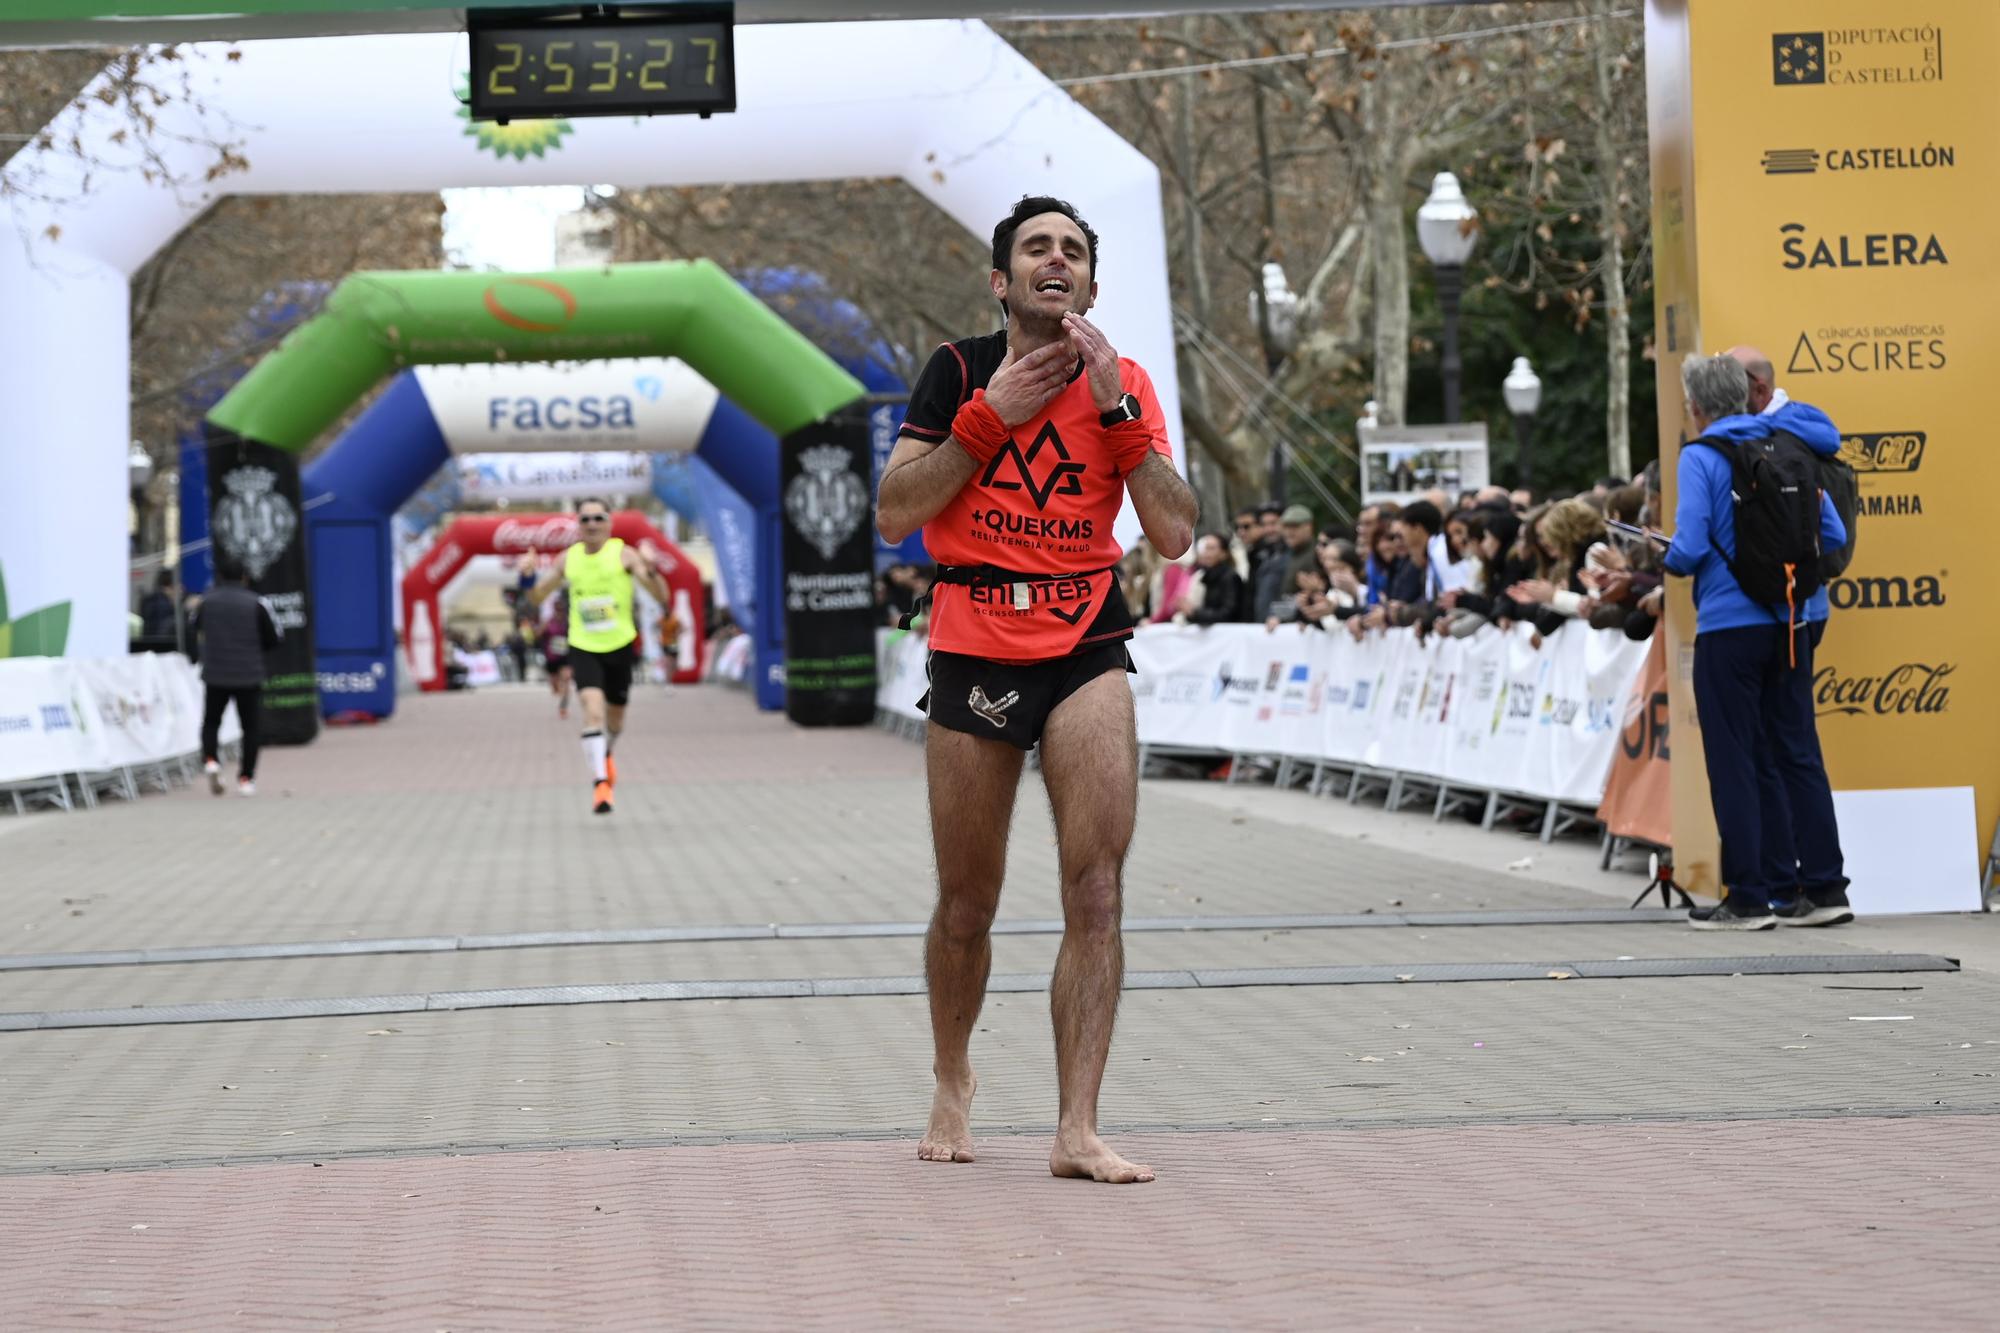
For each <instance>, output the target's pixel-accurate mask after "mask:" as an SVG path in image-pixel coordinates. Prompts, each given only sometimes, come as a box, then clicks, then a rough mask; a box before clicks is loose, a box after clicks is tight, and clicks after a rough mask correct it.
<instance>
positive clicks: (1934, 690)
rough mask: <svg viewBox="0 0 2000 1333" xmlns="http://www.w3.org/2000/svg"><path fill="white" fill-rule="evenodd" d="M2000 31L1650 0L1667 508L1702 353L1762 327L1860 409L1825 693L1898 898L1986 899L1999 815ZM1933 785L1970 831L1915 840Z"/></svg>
mask: <svg viewBox="0 0 2000 1333" xmlns="http://www.w3.org/2000/svg"><path fill="white" fill-rule="evenodd" d="M1996 44H2000V6H1995V5H1994V4H1993V3H1992V0H1914V3H1912V4H1910V5H1907V6H1904V7H1903V8H1901V9H1900V10H1898V11H1897V12H1896V13H1895V14H1894V15H1893V16H1885V15H1884V14H1883V12H1882V8H1881V6H1880V5H1879V4H1877V3H1873V2H1872V0H1773V2H1772V3H1768V4H1761V5H1745V4H1741V3H1739V2H1738V0H1649V3H1648V4H1647V6H1646V63H1647V74H1648V81H1649V89H1648V92H1649V97H1648V103H1649V114H1650V116H1651V121H1652V125H1651V129H1652V145H1653V147H1652V152H1653V218H1654V220H1653V240H1654V250H1655V253H1656V255H1657V273H1658V281H1659V286H1658V293H1659V294H1658V298H1657V303H1658V304H1657V308H1658V312H1659V314H1658V325H1657V330H1656V338H1655V345H1656V347H1657V349H1658V363H1657V364H1658V375H1659V390H1660V391H1659V402H1660V432H1661V435H1660V451H1661V457H1662V459H1663V460H1664V462H1665V466H1664V468H1663V479H1664V482H1665V486H1666V490H1667V494H1666V501H1667V512H1668V513H1670V514H1671V513H1672V512H1673V506H1674V500H1675V496H1674V489H1675V487H1674V481H1675V477H1674V473H1675V467H1674V463H1675V459H1676V456H1677V452H1678V449H1679V446H1680V441H1681V438H1682V436H1683V434H1684V433H1685V431H1684V426H1683V423H1682V421H1681V420H1680V405H1681V387H1680V367H1681V362H1682V361H1683V360H1684V359H1685V358H1686V357H1687V356H1689V355H1691V354H1694V353H1696V352H1700V353H1715V352H1721V351H1725V350H1727V349H1728V348H1730V347H1731V346H1734V345H1737V344H1744V343H1747V344H1751V345H1754V346H1756V347H1758V348H1760V349H1762V350H1763V351H1764V353H1765V354H1766V355H1768V356H1769V357H1770V358H1771V360H1772V363H1773V367H1774V369H1775V372H1776V380H1777V387H1779V388H1781V389H1783V390H1785V391H1786V392H1787V393H1788V394H1789V395H1790V396H1791V397H1792V398H1794V399H1797V400H1800V401H1803V402H1809V403H1811V404H1813V405H1814V406H1816V407H1819V408H1821V409H1823V410H1825V411H1826V412H1827V413H1828V414H1829V415H1830V416H1831V417H1832V418H1833V419H1834V421H1835V422H1836V423H1837V424H1838V425H1839V427H1840V429H1841V431H1842V433H1843V438H1844V441H1845V445H1844V449H1843V453H1844V455H1845V456H1846V457H1847V459H1848V461H1849V462H1850V463H1852V464H1853V466H1854V468H1855V470H1856V472H1857V473H1858V474H1859V479H1860V488H1861V497H1860V499H1861V512H1860V517H1859V520H1858V523H1857V535H1858V541H1857V543H1856V547H1855V555H1854V559H1853V562H1852V564H1851V565H1850V566H1849V567H1848V568H1847V569H1846V570H1845V571H1844V573H1843V574H1842V576H1841V577H1839V578H1837V579H1835V580H1834V581H1833V583H1832V584H1831V586H1830V588H1829V593H1830V597H1831V601H1832V605H1833V613H1832V619H1831V621H1830V622H1829V624H1828V627H1827V630H1826V637H1825V640H1824V643H1823V645H1822V647H1821V648H1820V650H1819V652H1818V654H1817V656H1816V660H1815V662H1814V684H1813V689H1814V702H1815V705H1816V712H1817V714H1818V722H1819V733H1820V739H1821V742H1822V745H1823V746H1824V748H1825V751H1826V756H1827V765H1828V769H1829V772H1830V773H1831V776H1832V779H1833V786H1834V789H1835V792H1836V794H1837V797H1836V799H1837V804H1838V808H1839V811H1840V817H1841V840H1842V844H1843V848H1844V850H1845V851H1846V852H1847V853H1848V862H1849V873H1850V875H1853V876H1854V877H1855V884H1854V886H1853V888H1852V890H1851V894H1852V896H1853V898H1854V901H1855V903H1856V905H1857V906H1858V907H1861V906H1865V907H1868V908H1871V909H1872V910H1877V911H1880V910H1884V904H1885V903H1891V902H1895V901H1897V900H1898V897H1899V895H1904V894H1908V893H1911V892H1913V891H1914V890H1915V888H1916V887H1917V886H1925V887H1934V886H1935V884H1936V883H1937V882H1938V881H1939V880H1941V879H1946V878H1948V879H1949V881H1950V883H1951V885H1952V889H1951V891H1952V892H1953V893H1954V894H1956V898H1955V901H1957V902H1958V903H1959V904H1960V906H1961V909H1962V910H1977V909H1978V907H1979V906H1980V901H1979V893H1978V887H1977V883H1976V877H1975V876H1973V875H1972V874H1971V873H1970V871H1969V867H1971V866H1972V865H1974V864H1976V860H1977V856H1978V854H1979V853H1980V852H1982V851H1983V850H1984V849H1985V848H1986V847H1987V846H1988V845H1989V841H1990V840H1991V839H1992V837H1993V834H1994V829H1995V825H1996V822H2000V746H1996V745H1995V744H1994V738H1995V736H1996V735H2000V702H1996V694H1995V691H1996V684H2000V668H1996V665H1995V661H1994V658H1993V656H1992V654H1991V653H1990V652H1987V651H1984V644H1985V642H1986V640H1987V639H1988V638H1990V633H1991V631H1990V628H1989V627H1988V624H1987V621H1988V619H1989V618H1988V616H1987V614H1986V606H1987V604H1988V599H1987V598H1985V597H1984V596H1983V595H1982V589H1981V588H1980V587H1979V583H1980V582H1981V581H1982V578H1983V575H1982V571H1983V570H1984V568H1985V563H1986V562H1985V560H1984V558H1983V557H1984V546H1985V541H1984V537H1985V528H1986V526H1987V525H1986V524H1985V523H1984V522H1983V521H1982V519H1983V515H1982V512H1981V511H1982V509H1983V507H1984V506H1985V505H1986V504H1987V502H1988V497H1989V496H1990V495H1991V494H1992V489H1993V482H1994V479H1995V477H1996V476H2000V468H1996V465H1995V463H1994V462H1993V454H1992V452H1991V450H1990V449H1989V448H1988V446H1987V439H1986V437H1987V435H1988V434H1989V433H1990V432H1989V430H1988V429H1987V425H1986V422H1985V416H1986V412H1985V398H1986V395H1985V387H1986V383H1987V380H1988V379H1989V378H1990V377H1991V374H1992V371H1993V367H1994V365H1995V358H1996V354H1997V353H2000V315H1996V313H1995V312H1994V309H1993V306H1992V302H1991V300H1990V296H1989V293H1991V292H1992V290H1993V289H1994V286H1995V281H1996V278H2000V243H1996V242H2000V235H1996V232H2000V219H1996V215H1995V214H1994V213H1993V211H1992V209H1991V208H1990V207H1988V206H1987V202H1986V194H1987V191H1988V189H1989V182H1988V180H1987V177H1986V174H1985V172H1984V171H1983V170H1981V164H1984V163H1989V162H1992V161H1994V160H1995V159H1996V158H2000V115H1996V114H1995V112H1996V106H1995V94H1994V92H1993V89H1992V86H1991V82H1990V81H1989V80H1987V79H1985V78H1983V77H1982V76H1981V73H1980V68H1979V64H1978V61H1979V59H1980V58H1981V57H1982V56H1983V55H1984V53H1985V52H1987V51H1989V50H1991V49H1993V48H1994V46H1995V45H1996ZM1673 584H1674V586H1673V590H1672V592H1671V594H1670V597H1671V600H1670V602H1669V615H1668V619H1667V628H1668V631H1669V633H1670V635H1671V639H1670V641H1669V644H1668V648H1669V658H1668V671H1667V679H1668V682H1669V689H1670V693H1671V696H1672V718H1671V726H1672V734H1673V756H1674V764H1673V793H1674V796H1673V805H1674V844H1675V848H1674V850H1675V859H1676V870H1677V873H1678V875H1679V877H1680V879H1681V881H1682V883H1684V884H1686V885H1688V886H1689V887H1691V888H1694V889H1696V890H1697V891H1702V892H1706V893H1709V894H1711V895H1712V894H1714V893H1715V892H1716V888H1717V882H1716V846H1715V833H1714V823H1713V819H1712V817H1711V815H1710V810H1709V803H1708V791H1707V784H1706V782H1705V779H1704V773H1703V765H1702V752H1701V748H1700V730H1699V727H1698V726H1697V725H1696V718H1695V715H1694V704H1693V698H1692V687H1691V684H1690V681H1691V679H1692V664H1693V654H1694V651H1695V649H1694V641H1693V608H1692V605H1691V603H1690V600H1689V594H1688V589H1687V587H1686V584H1685V582H1684V581H1682V580H1674V581H1673ZM1968 788H1970V789H1972V790H1973V792H1974V793H1975V800H1974V801H1972V802H1966V801H1965V800H1964V792H1965V790H1966V789H1968ZM1912 800H1917V801H1919V803H1922V804H1925V805H1926V806H1927V808H1930V809H1932V810H1933V812H1934V813H1935V815H1936V818H1931V817H1929V816H1926V818H1925V820H1924V823H1925V825H1926V826H1927V827H1939V826H1940V824H1939V821H1940V820H1942V821H1944V825H1943V826H1946V827H1952V828H1954V829H1955V830H1956V831H1954V832H1953V833H1951V834H1950V836H1949V837H1948V838H1946V839H1944V840H1943V841H1944V842H1945V843H1947V844H1949V845H1948V846H1946V847H1943V848H1937V847H1933V846H1930V845H1929V844H1928V843H1926V842H1925V840H1922V839H1916V838H1914V837H1913V835H1912V834H1911V832H1910V830H1911V828H1912V827H1913V825H1912V824H1911V823H1910V820H1911V818H1912V816H1911V813H1910V803H1911V801H1912ZM1975 811H1976V813H1974V812H1975ZM1952 821H1956V822H1955V823H1954V822H1952ZM1920 844H1922V845H1920ZM1933 852H1938V853H1940V857H1939V859H1938V860H1937V861H1936V863H1935V865H1934V866H1933V864H1932V862H1930V861H1929V860H1927V859H1926V858H1928V857H1930V856H1931V854H1932V853H1933ZM1888 853H1893V854H1888ZM1871 865H1875V866H1881V865H1890V866H1894V867H1896V870H1895V872H1894V873H1893V874H1886V875H1876V876H1874V877H1872V878H1871V877H1867V876H1865V875H1864V869H1865V867H1868V866H1871ZM1926 881H1928V882H1929V883H1928V884H1926ZM1910 901H1911V905H1915V903H1914V900H1910Z"/></svg>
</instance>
